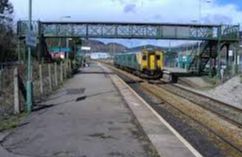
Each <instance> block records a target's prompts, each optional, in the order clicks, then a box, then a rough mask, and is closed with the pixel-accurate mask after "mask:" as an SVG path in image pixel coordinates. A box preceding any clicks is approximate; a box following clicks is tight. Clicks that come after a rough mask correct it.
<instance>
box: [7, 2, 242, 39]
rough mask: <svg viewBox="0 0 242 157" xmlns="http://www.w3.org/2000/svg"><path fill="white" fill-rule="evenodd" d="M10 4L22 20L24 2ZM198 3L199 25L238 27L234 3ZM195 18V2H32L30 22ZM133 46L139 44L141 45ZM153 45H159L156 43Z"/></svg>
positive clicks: (239, 12) (183, 20)
mask: <svg viewBox="0 0 242 157" xmlns="http://www.w3.org/2000/svg"><path fill="white" fill-rule="evenodd" d="M10 1H11V2H12V3H13V5H14V8H15V16H16V20H18V19H22V18H23V19H26V18H27V16H28V5H27V2H26V0H10ZM70 1H71V2H70ZM201 2H202V3H201V22H202V23H209V24H221V23H224V24H238V23H240V24H242V18H241V17H242V10H241V9H239V8H240V7H238V4H237V3H233V2H234V1H228V2H227V3H226V4H221V3H219V2H221V0H210V3H206V0H201ZM47 3H48V5H45V4H47ZM56 4H58V5H56ZM199 14H200V11H199V0H88V1H87V0H69V1H67V0H51V1H50V0H41V1H40V0H33V16H34V17H33V19H34V20H43V21H58V20H60V17H63V16H67V15H68V16H71V19H65V20H68V21H110V22H147V23H149V22H159V23H194V21H199ZM144 41H145V40H144ZM145 42H147V41H145ZM152 42H153V43H155V42H154V41H152ZM127 43H129V42H127ZM136 43H140V44H143V41H142V42H138V41H136ZM163 43H164V42H163ZM157 44H161V43H160V42H158V41H157Z"/></svg>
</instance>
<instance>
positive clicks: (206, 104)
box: [159, 84, 242, 128]
mask: <svg viewBox="0 0 242 157" xmlns="http://www.w3.org/2000/svg"><path fill="white" fill-rule="evenodd" d="M159 86H160V87H161V88H165V89H166V90H167V91H169V92H172V93H174V94H176V95H179V96H181V97H183V98H185V99H187V100H189V101H191V102H193V103H196V104H198V105H199V106H201V107H203V108H204V109H206V110H209V111H211V112H213V113H214V114H217V115H218V116H220V117H222V118H223V119H225V120H226V121H229V122H230V123H233V124H235V125H237V126H238V127H239V128H242V109H240V108H238V107H235V106H232V105H230V104H227V103H224V102H222V101H219V100H216V99H213V98H211V97H208V96H206V95H203V94H200V93H198V92H195V91H193V90H189V89H188V88H185V87H182V86H180V85H176V84H164V85H159Z"/></svg>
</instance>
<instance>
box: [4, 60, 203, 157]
mask: <svg viewBox="0 0 242 157" xmlns="http://www.w3.org/2000/svg"><path fill="white" fill-rule="evenodd" d="M0 138H1V139H0V140H1V147H0V156H4V157H5V156H6V157H37V156H41V157H42V156H43V157H53V156H56V157H108V156H113V157H119V156H124V157H153V156H156V154H155V153H154V152H157V153H158V154H159V155H160V156H162V157H195V156H196V157H199V156H201V155H200V154H199V153H198V152H197V151H196V150H195V149H194V148H193V147H192V146H190V144H189V143H188V142H186V141H185V140H184V139H183V138H182V137H181V136H180V135H179V134H178V133H177V132H176V131H175V130H174V129H173V128H172V127H171V126H170V125H169V124H168V123H167V122H166V121H165V120H164V119H163V118H162V117H160V116H159V115H158V114H157V113H156V112H155V111H154V110H153V109H152V108H151V107H149V105H148V104H147V103H146V102H145V101H144V100H143V99H142V98H141V97H139V96H138V95H137V94H136V93H135V92H134V91H133V90H132V89H131V88H130V87H128V86H127V85H126V84H125V83H124V82H123V81H122V80H121V79H120V78H119V77H118V76H116V75H115V74H113V73H112V71H111V70H109V69H107V68H106V67H105V66H103V65H101V64H98V63H93V64H91V65H90V67H87V68H84V69H82V70H81V71H80V73H78V74H76V75H75V76H74V77H73V78H72V79H70V80H68V81H67V82H66V83H65V85H64V86H63V87H62V88H61V89H60V90H58V91H57V92H56V93H55V94H53V95H52V96H50V97H49V98H48V99H47V100H46V101H44V102H42V103H41V104H39V108H38V109H36V110H35V111H34V112H33V113H32V114H31V115H30V116H28V117H27V118H26V119H25V120H24V121H23V122H22V124H21V125H20V126H19V127H17V128H16V129H15V130H12V131H11V132H8V133H6V135H4V136H3V135H2V134H0ZM154 150H156V151H154Z"/></svg>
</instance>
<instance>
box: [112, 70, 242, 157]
mask: <svg viewBox="0 0 242 157" xmlns="http://www.w3.org/2000/svg"><path fill="white" fill-rule="evenodd" d="M107 66H109V67H110V68H111V69H112V70H113V71H115V73H117V74H118V75H119V76H121V78H123V79H124V80H125V81H126V82H127V83H129V84H130V83H138V84H139V86H140V87H141V88H142V89H143V90H146V91H148V92H149V93H151V94H152V95H154V96H155V97H156V98H158V99H160V100H162V101H164V102H165V103H167V104H168V105H170V106H171V107H173V108H174V109H175V110H178V111H179V112H180V113H181V114H184V115H185V116H186V117H188V118H189V119H191V120H192V121H194V122H196V123H197V124H199V125H200V126H201V127H202V128H204V129H206V130H207V132H209V134H213V135H208V136H209V137H210V136H211V137H212V138H213V139H212V140H214V141H216V142H215V143H216V144H217V145H218V146H219V147H220V148H221V150H223V152H224V153H225V154H227V155H229V156H232V157H240V156H242V130H241V126H242V111H241V110H240V109H238V108H236V107H232V106H230V105H228V104H225V103H223V102H220V101H217V100H214V99H212V98H209V97H206V96H204V95H201V94H198V93H196V92H193V91H190V90H189V89H186V88H183V87H181V86H177V85H173V84H164V82H161V81H155V82H152V83H150V82H149V81H147V80H144V79H141V78H138V77H137V76H134V75H133V74H130V73H127V72H124V71H121V70H119V69H116V68H114V67H113V66H112V65H107ZM227 155H226V156H227Z"/></svg>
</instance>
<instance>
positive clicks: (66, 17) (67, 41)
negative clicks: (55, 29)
mask: <svg viewBox="0 0 242 157" xmlns="http://www.w3.org/2000/svg"><path fill="white" fill-rule="evenodd" d="M70 18H71V16H69V15H67V16H61V17H60V21H61V22H62V21H63V19H70ZM59 31H61V30H60V28H59ZM58 45H59V48H60V50H61V38H60V39H59V44H58ZM68 45H69V38H67V39H66V41H65V46H66V48H67V46H68ZM68 47H69V46H68Z"/></svg>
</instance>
